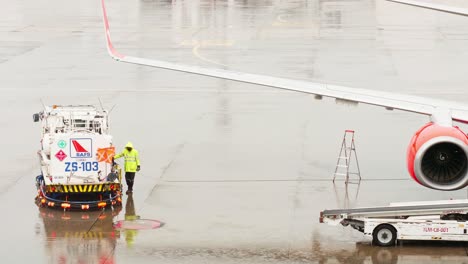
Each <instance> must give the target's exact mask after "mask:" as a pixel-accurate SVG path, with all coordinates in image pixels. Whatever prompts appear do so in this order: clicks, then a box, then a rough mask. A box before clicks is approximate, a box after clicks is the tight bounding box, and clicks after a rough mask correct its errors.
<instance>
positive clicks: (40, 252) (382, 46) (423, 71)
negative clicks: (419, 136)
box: [0, 0, 468, 263]
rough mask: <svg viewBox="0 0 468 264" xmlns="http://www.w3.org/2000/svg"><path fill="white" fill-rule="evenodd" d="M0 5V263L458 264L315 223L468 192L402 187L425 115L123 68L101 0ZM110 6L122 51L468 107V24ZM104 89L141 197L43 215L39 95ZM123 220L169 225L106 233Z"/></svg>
mask: <svg viewBox="0 0 468 264" xmlns="http://www.w3.org/2000/svg"><path fill="white" fill-rule="evenodd" d="M445 2H446V3H452V4H456V5H459V6H465V7H467V6H468V5H467V4H466V3H464V2H463V1H445ZM0 5H1V6H2V8H1V9H0V109H1V111H2V113H3V115H2V118H1V119H0V125H1V127H2V130H1V139H2V144H1V147H2V151H1V154H0V156H1V158H0V167H1V168H2V177H0V199H1V200H0V210H1V212H2V216H1V218H0V224H1V226H2V227H3V228H2V239H1V241H2V242H1V243H0V256H2V261H1V262H2V263H26V262H34V263H80V262H79V261H83V262H84V263H154V262H161V263H421V262H430V263H468V257H467V247H466V245H465V244H445V243H423V244H421V243H405V244H404V245H403V246H398V247H395V248H385V249H383V248H376V247H372V246H371V245H370V241H369V239H368V238H365V237H364V236H363V235H362V234H360V233H358V232H357V231H354V230H352V229H350V228H335V227H329V226H326V225H323V224H319V223H318V216H319V211H320V210H323V209H326V208H327V209H332V208H337V207H347V206H349V207H353V206H377V205H384V204H387V203H388V202H397V201H415V200H430V199H433V200H438V199H450V198H466V197H467V192H466V190H461V191H457V192H440V191H434V190H428V189H425V188H424V187H422V186H419V185H417V184H416V183H414V182H412V181H411V180H409V177H408V174H407V172H406V167H405V153H406V146H407V144H408V142H409V140H410V138H411V136H412V134H413V133H414V132H415V131H416V130H417V129H418V128H419V127H420V126H422V125H423V124H424V123H425V122H427V118H426V117H421V116H417V115H414V114H409V113H404V112H398V111H394V112H392V111H386V110H384V109H380V108H376V107H372V106H365V105H359V106H358V107H355V106H350V105H342V104H335V102H334V101H333V100H329V99H324V100H322V101H317V100H315V99H314V97H313V96H310V95H305V94H300V93H294V92H286V91H279V90H274V89H271V88H268V87H260V86H255V85H246V84H239V83H235V82H230V81H224V80H219V79H212V78H207V77H201V76H195V75H190V74H184V73H177V72H171V71H165V70H158V69H151V68H146V67H141V66H135V65H129V64H122V63H117V62H115V61H113V60H111V59H110V58H109V57H108V55H107V53H106V50H105V43H104V34H103V29H102V21H101V15H100V3H99V1H91V0H86V1H74V2H63V1H56V0H51V1H45V0H38V1H33V2H31V1H24V0H18V1H5V0H0ZM107 6H108V12H109V18H110V23H111V30H112V34H113V35H112V36H113V40H114V44H115V45H116V48H117V49H119V50H121V51H122V52H124V53H125V54H129V55H137V56H140V57H148V58H159V59H164V60H168V61H172V62H178V63H185V64H191V65H201V66H208V67H220V68H228V69H233V70H237V71H245V72H253V73H259V74H265V75H274V76H280V77H287V78H292V79H304V80H312V81H320V82H327V83H333V84H339V85H345V86H351V87H361V88H367V89H375V90H384V91H395V92H399V93H408V94H414V95H420V96H428V97H437V98H444V99H448V100H457V101H461V102H467V103H468V94H467V93H466V84H467V83H468V75H467V74H466V69H467V68H468V49H467V48H466V47H467V46H468V45H467V44H468V19H467V18H465V17H458V16H453V15H449V14H442V13H437V12H434V11H431V10H421V9H417V8H414V7H408V6H403V5H398V4H395V3H389V2H386V1H381V0H376V1H373V0H349V1H332V0H311V1H269V0H265V1H233V0H227V1H207V0H206V1H205V0H203V1H164V0H154V1H150V0H142V1H114V0H113V1H108V2H107ZM98 98H101V99H102V101H103V103H104V104H105V105H106V107H108V108H111V107H113V106H114V105H115V107H114V109H113V111H112V113H111V127H112V134H113V136H114V140H115V143H116V145H117V146H118V147H122V146H123V145H124V144H125V143H126V142H127V141H132V142H133V143H134V145H135V147H136V148H137V149H138V150H139V151H140V155H141V161H142V171H141V172H140V173H139V174H138V175H137V180H136V187H135V188H136V192H135V194H134V197H133V198H134V200H133V206H131V205H132V204H129V206H128V207H127V208H126V207H125V206H124V207H122V210H121V211H120V212H118V211H116V212H114V214H112V212H108V213H105V214H99V213H90V214H88V215H87V216H86V215H85V216H83V215H82V214H74V213H63V212H47V211H46V212H44V211H43V210H39V209H38V208H37V207H36V206H35V205H34V203H33V197H34V195H35V186H34V178H35V176H36V175H37V174H38V173H39V167H38V165H37V159H36V150H37V148H38V147H39V142H38V141H39V140H40V132H39V127H38V126H37V125H35V124H34V123H33V122H32V119H31V115H32V114H33V113H35V112H37V111H39V110H40V109H41V108H42V104H41V100H42V101H43V102H44V103H45V104H95V105H97V104H99V102H98ZM462 128H464V129H465V131H467V128H466V126H462ZM344 129H354V130H356V131H357V133H356V136H357V141H356V147H357V154H358V157H359V161H360V165H361V173H362V177H363V178H364V180H363V181H362V182H361V184H360V185H359V186H358V185H355V184H353V185H350V186H349V188H348V190H347V191H346V189H345V188H344V184H343V183H342V182H338V183H337V184H336V185H333V184H332V182H331V178H332V174H333V171H334V169H335V164H336V158H337V155H338V152H339V148H340V144H341V139H342V134H343V131H344ZM127 202H129V201H128V199H127V197H126V199H125V200H124V205H125V204H126V203H127ZM126 212H127V215H129V214H130V215H139V216H140V217H141V218H148V219H157V220H161V221H163V222H164V223H165V226H164V227H163V228H160V229H154V230H138V231H132V230H114V229H113V228H112V221H117V220H121V219H124V218H125V214H126ZM111 220H112V221H111Z"/></svg>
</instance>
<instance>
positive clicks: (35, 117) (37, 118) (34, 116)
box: [33, 114, 39, 122]
mask: <svg viewBox="0 0 468 264" xmlns="http://www.w3.org/2000/svg"><path fill="white" fill-rule="evenodd" d="M33 120H34V122H39V114H34V115H33Z"/></svg>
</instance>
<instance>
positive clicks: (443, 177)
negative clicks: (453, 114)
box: [407, 123, 468, 191]
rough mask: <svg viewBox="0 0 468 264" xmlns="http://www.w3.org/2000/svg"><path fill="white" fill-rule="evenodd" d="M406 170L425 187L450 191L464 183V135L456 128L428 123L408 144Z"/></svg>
mask: <svg viewBox="0 0 468 264" xmlns="http://www.w3.org/2000/svg"><path fill="white" fill-rule="evenodd" d="M407 161H408V171H409V173H410V175H411V176H412V177H413V179H414V180H415V181H417V182H418V183H420V184H421V185H424V186H426V187H429V188H432V189H436V190H443V191H450V190H457V189H461V188H463V187H465V186H467V185H468V137H467V135H466V134H465V133H464V132H463V131H461V130H460V129H459V128H458V127H445V126H439V125H437V124H434V123H428V124H426V125H425V126H423V127H422V128H421V129H419V130H418V131H417V132H416V134H415V135H414V136H413V138H412V139H411V142H410V144H409V146H408V157H407Z"/></svg>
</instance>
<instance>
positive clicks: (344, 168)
mask: <svg viewBox="0 0 468 264" xmlns="http://www.w3.org/2000/svg"><path fill="white" fill-rule="evenodd" d="M352 159H354V160H356V161H355V162H356V171H354V172H350V171H349V168H350V166H351V160H352ZM350 175H357V176H358V177H359V181H361V170H360V169H359V162H358V158H357V154H356V145H355V144H354V130H350V129H347V130H345V132H344V136H343V142H342V143H341V150H340V154H339V155H338V161H337V162H336V168H335V173H334V175H333V182H335V179H336V177H337V176H339V177H344V179H345V183H346V184H348V183H349V176H350Z"/></svg>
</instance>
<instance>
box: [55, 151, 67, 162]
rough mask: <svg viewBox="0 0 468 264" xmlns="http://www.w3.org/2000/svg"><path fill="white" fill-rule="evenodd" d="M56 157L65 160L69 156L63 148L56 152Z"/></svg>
mask: <svg viewBox="0 0 468 264" xmlns="http://www.w3.org/2000/svg"><path fill="white" fill-rule="evenodd" d="M55 157H56V158H57V159H58V160H60V161H63V160H64V159H65V158H66V157H67V154H65V152H63V150H59V152H57V154H55Z"/></svg>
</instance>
